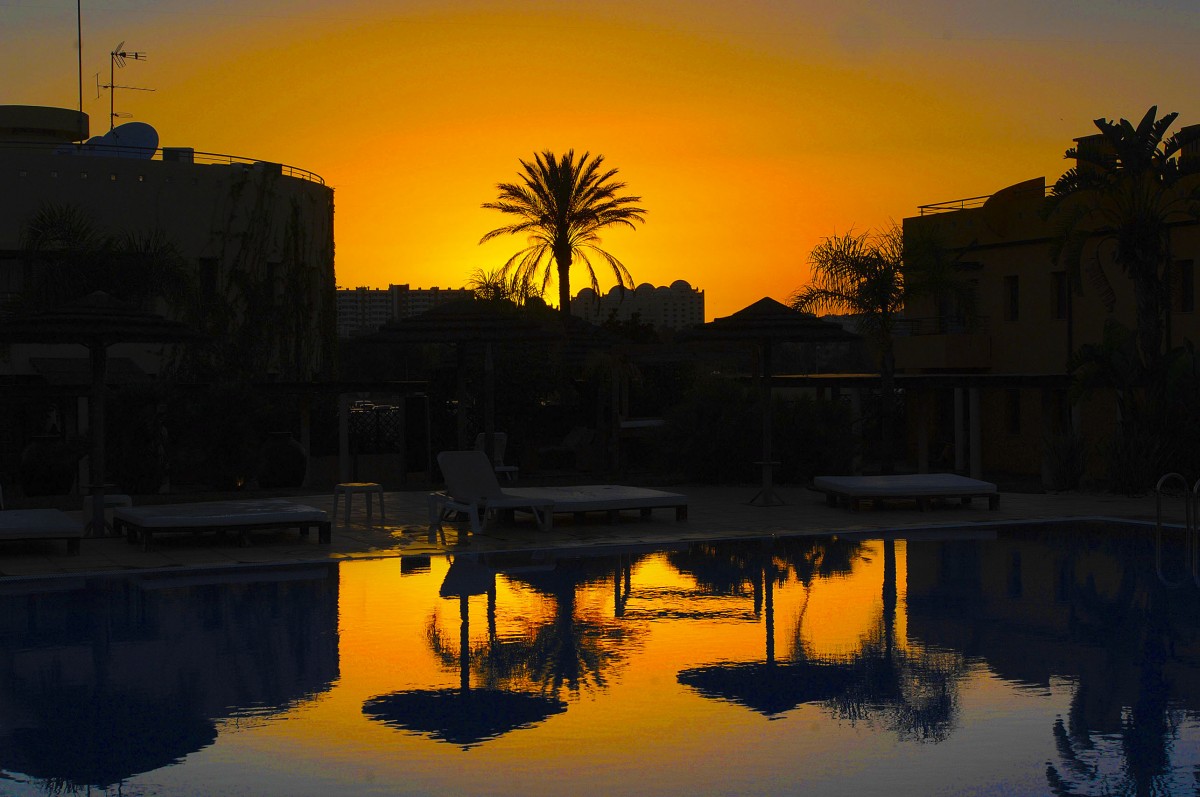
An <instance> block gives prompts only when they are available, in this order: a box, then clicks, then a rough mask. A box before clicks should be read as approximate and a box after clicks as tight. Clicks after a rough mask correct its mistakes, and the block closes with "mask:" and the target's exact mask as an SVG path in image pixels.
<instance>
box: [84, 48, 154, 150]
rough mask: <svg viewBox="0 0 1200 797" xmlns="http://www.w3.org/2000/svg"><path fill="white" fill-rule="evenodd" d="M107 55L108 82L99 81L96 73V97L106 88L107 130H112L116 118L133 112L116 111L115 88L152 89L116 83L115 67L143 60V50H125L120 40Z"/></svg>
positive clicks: (123, 66)
mask: <svg viewBox="0 0 1200 797" xmlns="http://www.w3.org/2000/svg"><path fill="white" fill-rule="evenodd" d="M108 56H109V60H108V82H107V83H101V82H100V73H99V72H97V73H96V99H99V98H100V90H101V89H108V130H109V132H112V129H113V127H115V126H116V120H117V119H128V118H129V117H131V116H133V114H130V113H118V112H117V110H116V108H115V105H116V100H115V97H116V94H117V89H125V90H128V91H154V89H147V88H143V87H141V86H118V85H117V69H118V68H121V69H124V68H125V62H126V61H145V60H146V54H145V53H144V52H141V51H135V50H126V49H125V42H124V41H122V42H121V43H120V44H118V45H117V46H116V47H114V48H113V49H112V52H111V53H109V54H108Z"/></svg>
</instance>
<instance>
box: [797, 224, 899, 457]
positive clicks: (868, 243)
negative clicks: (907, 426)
mask: <svg viewBox="0 0 1200 797" xmlns="http://www.w3.org/2000/svg"><path fill="white" fill-rule="evenodd" d="M808 262H809V265H810V266H811V268H812V279H811V281H810V282H809V284H808V285H806V286H804V287H803V288H801V289H800V290H798V291H796V293H794V294H793V295H792V300H791V304H792V307H793V308H795V309H796V310H800V311H802V312H808V313H812V312H822V311H824V312H843V313H853V314H855V315H856V316H858V325H859V330H860V331H861V332H862V333H863V334H864V335H866V336H867V337H868V338H870V339H871V340H872V341H874V343H875V344H876V346H878V348H879V376H880V383H881V384H880V392H881V393H882V412H881V416H880V426H881V429H880V431H881V437H882V438H883V439H882V443H881V447H880V469H881V470H882V471H883V472H884V473H891V472H892V469H893V461H892V441H891V437H892V419H893V416H894V414H895V404H896V391H895V382H896V379H895V377H896V355H895V352H894V351H893V345H892V333H893V330H894V328H895V325H896V320H897V318H898V317H899V314H900V311H901V310H903V309H904V236H903V233H902V232H901V230H900V228H899V227H897V226H896V225H895V224H893V225H891V226H890V227H888V228H887V229H885V230H883V231H882V232H877V233H873V232H870V231H868V232H864V233H857V234H856V233H854V232H853V231H851V232H847V233H844V234H842V235H832V236H830V237H828V238H825V239H823V240H822V241H821V242H820V243H819V244H817V246H816V247H814V248H813V250H812V252H811V253H810V254H809V256H808Z"/></svg>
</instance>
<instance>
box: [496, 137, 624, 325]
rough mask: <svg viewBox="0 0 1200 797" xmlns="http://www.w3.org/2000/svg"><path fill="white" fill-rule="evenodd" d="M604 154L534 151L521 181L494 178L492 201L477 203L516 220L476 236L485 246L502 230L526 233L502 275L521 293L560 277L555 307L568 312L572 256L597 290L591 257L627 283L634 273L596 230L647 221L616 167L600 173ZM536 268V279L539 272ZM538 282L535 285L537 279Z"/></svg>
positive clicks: (621, 282)
mask: <svg viewBox="0 0 1200 797" xmlns="http://www.w3.org/2000/svg"><path fill="white" fill-rule="evenodd" d="M603 164H604V156H603V155H597V156H595V157H594V158H592V157H590V155H589V154H588V153H586V152H585V153H583V155H582V156H581V157H580V158H579V159H578V160H576V158H575V150H573V149H572V150H568V151H567V153H566V154H565V155H562V156H561V157H559V156H555V154H554V153H553V152H551V151H550V150H546V151H545V152H541V153H535V154H534V157H533V161H525V160H522V161H521V168H522V172H521V174H520V182H519V183H500V184H498V185H497V186H496V188H497V190H498V191H499V196H498V198H497V199H496V201H495V202H485V203H483V207H485V208H489V209H491V210H498V211H500V212H501V213H507V214H509V215H510V216H515V217H516V218H517V220H516V221H514V222H513V223H512V224H507V225H505V226H503V227H498V228H496V229H494V230H492V231H491V232H489V233H487V234H486V235H484V236H483V238H481V239H480V241H479V242H480V243H485V242H487V241H490V240H492V239H493V238H498V237H500V236H501V235H509V234H524V235H526V236H527V238H528V246H526V247H525V248H524V249H522V250H520V251H519V252H517V253H516V254H514V255H513V256H512V257H510V258H509V259H508V262H506V263H505V264H504V267H503V269H502V273H504V274H505V275H506V276H507V275H510V274H511V276H512V281H513V284H514V285H516V286H519V290H520V291H521V292H522V293H525V294H526V295H529V294H533V293H536V294H544V293H545V291H546V289H547V287H548V286H549V284H550V282H551V280H553V279H557V280H558V301H559V310H560V311H561V312H562V314H563V315H564V316H566V315H569V314H570V312H571V280H570V274H571V265H572V264H573V263H574V262H575V259H576V257H578V258H579V259H580V260H581V261H583V264H584V266H585V267H586V268H587V273H588V277H589V279H590V281H591V286H592V289H593V290H595V291H596V292H599V291H600V285H599V283H598V281H597V280H596V272H595V270H594V269H593V268H592V257H598V258H599V259H600V260H602V261H603V262H604V263H606V264H607V265H608V267H609V268H610V269H611V270H612V273H613V276H614V277H615V278H616V280H617V283H618V284H619V285H621V286H622V287H627V288H632V287H633V277H631V276H630V274H629V271H628V269H626V268H625V266H624V264H622V263H621V261H620V260H618V259H617V258H616V257H614V256H613V255H611V254H609V253H608V252H606V251H604V250H603V249H601V248H600V235H599V233H600V231H601V230H603V229H604V228H606V227H612V226H625V227H629V228H630V229H636V227H635V226H634V223H635V222H639V223H643V222H645V220H646V219H645V216H644V214H645V212H646V211H645V210H643V209H642V208H640V207H638V206H637V203H638V202H640V201H641V199H642V198H641V197H638V196H622V195H621V194H620V192H621V191H622V190H623V189H624V188H625V183H623V182H619V181H617V180H616V179H614V178H615V177H616V174H617V170H616V169H609V170H607V171H604V170H603V168H602V167H603ZM539 272H540V273H541V277H540V280H539V277H538V274H539ZM539 282H540V284H539Z"/></svg>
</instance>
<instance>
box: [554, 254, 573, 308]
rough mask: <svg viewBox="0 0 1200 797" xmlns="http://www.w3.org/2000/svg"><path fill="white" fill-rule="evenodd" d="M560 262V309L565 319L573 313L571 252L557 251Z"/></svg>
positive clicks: (555, 256)
mask: <svg viewBox="0 0 1200 797" xmlns="http://www.w3.org/2000/svg"><path fill="white" fill-rule="evenodd" d="M554 262H555V263H557V264H558V310H559V312H560V313H562V317H563V319H564V321H565V319H566V318H567V317H568V316H569V315H571V252H570V251H569V250H568V251H567V252H555V253H554Z"/></svg>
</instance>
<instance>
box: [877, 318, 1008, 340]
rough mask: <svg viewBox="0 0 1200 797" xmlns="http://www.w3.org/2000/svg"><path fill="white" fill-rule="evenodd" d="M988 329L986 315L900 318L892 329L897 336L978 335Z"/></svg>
mask: <svg viewBox="0 0 1200 797" xmlns="http://www.w3.org/2000/svg"><path fill="white" fill-rule="evenodd" d="M987 330H988V316H982V315H976V316H969V317H968V316H930V317H928V318H902V319H899V320H897V321H896V323H895V326H894V327H893V331H894V333H895V335H896V336H897V337H904V336H912V337H916V336H918V335H979V334H983V333H985V332H987Z"/></svg>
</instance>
